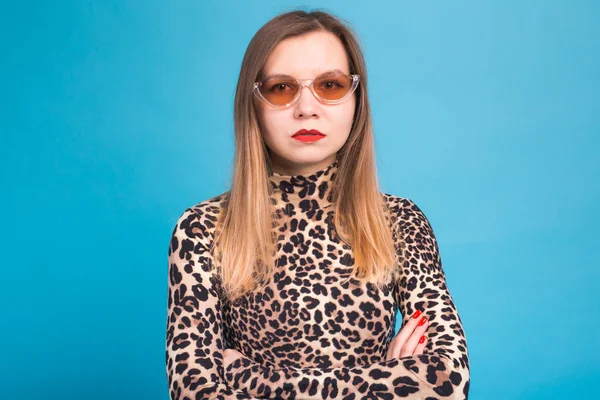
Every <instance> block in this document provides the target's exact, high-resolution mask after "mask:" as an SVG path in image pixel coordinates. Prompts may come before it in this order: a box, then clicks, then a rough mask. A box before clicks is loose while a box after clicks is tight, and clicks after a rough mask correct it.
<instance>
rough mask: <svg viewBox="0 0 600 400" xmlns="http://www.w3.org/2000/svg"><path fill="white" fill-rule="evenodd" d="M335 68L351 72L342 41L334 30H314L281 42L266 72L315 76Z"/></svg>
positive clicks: (267, 74)
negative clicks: (333, 32)
mask: <svg viewBox="0 0 600 400" xmlns="http://www.w3.org/2000/svg"><path fill="white" fill-rule="evenodd" d="M333 69H338V70H340V71H342V72H343V73H345V74H349V73H350V71H349V66H348V56H347V54H346V50H345V49H344V46H343V44H342V42H341V41H340V39H338V38H337V37H336V36H335V35H333V34H332V33H330V32H311V33H307V34H305V35H302V36H297V37H293V38H288V39H285V40H283V41H281V42H280V43H279V44H277V46H275V48H274V49H273V51H272V52H271V54H270V55H269V57H268V59H267V62H266V63H265V67H264V73H263V74H264V76H269V75H276V74H285V75H290V76H293V77H296V78H312V77H314V76H317V75H319V74H321V73H323V72H325V71H329V70H333Z"/></svg>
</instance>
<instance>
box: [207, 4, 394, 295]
mask: <svg viewBox="0 0 600 400" xmlns="http://www.w3.org/2000/svg"><path fill="white" fill-rule="evenodd" d="M314 31H326V32H330V33H332V34H334V35H335V36H336V37H338V38H339V39H340V40H341V42H342V44H343V45H344V48H345V49H346V52H347V55H348V59H349V64H350V65H349V67H350V73H351V74H359V75H360V78H361V82H360V84H359V86H358V88H357V90H356V96H357V102H356V109H355V113H354V122H353V125H352V127H351V130H350V134H349V137H348V140H347V141H346V143H345V144H344V146H343V147H342V148H341V149H340V150H339V151H338V153H337V159H338V170H337V173H336V177H335V182H334V185H333V187H332V191H331V195H332V197H331V199H332V203H333V207H334V225H335V227H336V230H337V231H338V233H339V236H340V239H341V240H342V241H344V242H345V243H347V244H351V246H352V251H353V255H354V260H355V265H354V269H353V277H354V278H356V279H358V280H359V281H361V282H366V281H369V282H371V283H373V284H375V285H376V286H378V287H382V286H383V285H384V284H386V283H388V282H389V279H390V278H391V277H392V273H393V270H394V267H395V265H396V258H395V254H396V252H395V247H394V238H393V237H392V232H391V228H390V217H389V210H388V207H387V206H386V204H385V201H384V199H383V197H382V193H381V192H380V189H379V185H378V182H377V171H376V165H375V151H374V138H373V131H372V121H371V111H370V107H369V100H368V97H367V71H366V65H365V61H364V57H363V53H362V50H361V47H360V44H359V41H358V38H357V37H356V35H355V34H354V33H353V31H352V30H351V29H350V28H348V27H347V26H346V25H345V24H344V23H342V22H341V20H340V19H338V18H337V17H335V16H333V15H331V14H329V13H326V12H323V11H312V12H305V11H300V10H296V11H291V12H287V13H284V14H280V15H278V16H276V17H275V18H273V19H271V20H270V21H268V22H267V23H266V24H265V25H264V26H262V27H261V28H260V29H259V30H258V31H257V32H256V34H255V35H254V37H253V38H252V40H251V41H250V43H249V45H248V48H247V49H246V53H245V55H244V59H243V61H242V66H241V70H240V74H239V78H238V83H237V88H236V93H235V103H234V120H235V121H234V130H235V159H234V167H233V179H232V184H231V188H230V190H229V191H228V192H227V193H226V200H225V201H224V202H223V207H222V209H221V213H220V215H219V218H218V221H217V227H216V230H215V240H214V241H213V247H212V250H213V255H214V259H215V263H216V265H217V268H218V269H219V270H220V275H221V279H222V284H223V288H224V292H225V293H226V295H227V297H228V298H229V299H230V300H235V299H237V298H238V297H239V296H242V295H244V294H245V293H246V292H247V291H250V290H253V289H256V288H259V287H261V286H262V285H261V284H264V283H265V282H266V281H267V280H268V278H269V277H270V276H271V274H272V273H273V269H274V265H275V254H276V239H277V235H276V232H275V231H276V230H275V229H274V228H276V227H277V226H278V221H277V219H278V218H277V216H276V215H275V209H274V207H273V205H272V203H271V201H270V196H271V195H272V194H273V192H272V188H271V187H270V185H269V179H268V178H269V176H270V174H271V173H272V169H271V163H270V156H269V154H268V149H267V147H266V145H265V142H264V140H263V139H262V135H261V132H260V129H259V125H258V120H257V114H256V110H255V108H254V103H253V94H252V84H253V82H255V81H257V80H260V79H262V76H263V68H264V65H265V63H266V61H267V57H268V56H269V54H270V52H271V51H272V50H273V48H274V47H275V46H276V45H277V44H279V43H280V42H281V41H282V40H284V39H287V38H291V37H296V36H300V35H303V34H306V33H309V32H314ZM339 193H343V194H344V195H343V196H338V194H339Z"/></svg>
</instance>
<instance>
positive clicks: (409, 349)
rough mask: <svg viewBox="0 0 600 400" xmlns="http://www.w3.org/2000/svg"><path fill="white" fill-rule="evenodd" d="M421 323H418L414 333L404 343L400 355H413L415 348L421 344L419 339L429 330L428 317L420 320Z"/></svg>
mask: <svg viewBox="0 0 600 400" xmlns="http://www.w3.org/2000/svg"><path fill="white" fill-rule="evenodd" d="M419 324H421V325H418V324H417V327H416V328H415V330H414V332H413V334H412V335H411V336H410V337H409V338H408V340H407V341H406V343H404V346H403V347H402V350H401V351H400V357H406V356H412V355H413V353H414V351H415V348H416V347H417V345H418V344H419V340H420V339H421V336H423V335H424V334H425V331H426V330H427V327H428V326H429V321H428V320H427V319H425V317H423V318H422V319H421V320H420V321H419Z"/></svg>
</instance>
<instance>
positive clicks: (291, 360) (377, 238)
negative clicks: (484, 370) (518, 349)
mask: <svg viewBox="0 0 600 400" xmlns="http://www.w3.org/2000/svg"><path fill="white" fill-rule="evenodd" d="M366 78H367V73H366V68H365V61H364V59H363V55H362V51H361V49H360V47H359V43H358V40H357V39H356V37H355V35H354V34H353V33H352V31H351V30H350V29H349V28H348V27H347V26H345V25H344V24H343V23H342V22H341V21H340V20H339V19H338V18H336V17H334V16H332V15H330V14H327V13H324V12H312V13H306V12H303V11H294V12H289V13H285V14H282V15H279V16H277V17H276V18H274V19H272V20H271V21H269V22H268V23H267V24H266V25H264V26H263V27H262V28H261V29H260V30H259V31H258V32H257V33H256V35H255V36H254V38H253V39H252V41H251V42H250V44H249V46H248V49H247V51H246V54H245V57H244V60H243V62H242V67H241V72H240V76H239V81H238V86H237V90H236V97H235V110H234V113H235V135H236V136H235V137H236V142H235V144H236V148H235V166H234V173H233V182H232V186H231V188H230V190H229V191H228V192H225V193H223V194H221V195H219V196H216V197H213V198H211V199H208V200H205V201H203V202H201V203H199V204H197V205H195V206H193V207H190V208H188V209H187V210H185V212H184V213H183V214H182V215H181V217H180V218H179V220H178V221H177V224H176V226H175V229H174V231H173V236H172V240H171V246H170V248H169V308H168V324H167V341H166V345H167V352H166V359H167V373H168V379H169V388H170V395H171V398H173V399H198V398H232V399H233V398H237V399H248V398H303V399H325V398H347V399H358V398H379V397H382V398H395V397H399V398H414V399H417V398H418V399H424V398H428V399H438V398H439V399H442V398H443V399H447V398H451V399H465V398H467V395H468V389H469V359H468V353H467V344H466V339H465V335H464V331H463V327H462V322H461V319H460V317H459V315H458V313H457V310H456V307H455V305H454V303H453V301H452V297H451V295H450V293H449V291H448V288H447V286H446V281H445V275H444V272H443V270H442V266H441V259H440V255H439V251H438V246H437V242H436V239H435V236H434V233H433V230H432V228H431V226H430V224H429V221H428V220H427V218H426V217H425V215H424V214H423V213H422V211H421V210H420V209H419V208H418V207H417V206H416V205H415V203H414V202H412V201H411V200H409V199H406V198H402V197H396V196H393V195H390V194H386V193H381V192H380V190H379V187H378V183H377V177H376V169H375V157H374V145H373V133H372V129H371V116H370V111H369V102H368V97H367V84H366V83H367V81H366ZM398 310H399V311H400V313H401V315H402V328H401V329H400V331H399V333H398V334H397V335H396V336H395V337H394V333H395V332H394V331H395V324H396V312H397V311H398Z"/></svg>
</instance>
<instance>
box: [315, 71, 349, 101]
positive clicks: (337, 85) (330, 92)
mask: <svg viewBox="0 0 600 400" xmlns="http://www.w3.org/2000/svg"><path fill="white" fill-rule="evenodd" d="M314 85H315V91H316V92H317V93H318V94H319V96H321V97H322V98H324V99H325V100H339V99H341V98H342V97H344V96H345V95H346V94H347V93H348V91H350V88H351V87H352V78H351V77H350V76H347V75H336V76H330V77H323V78H318V79H315V82H314Z"/></svg>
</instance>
